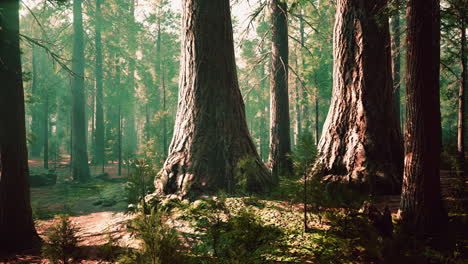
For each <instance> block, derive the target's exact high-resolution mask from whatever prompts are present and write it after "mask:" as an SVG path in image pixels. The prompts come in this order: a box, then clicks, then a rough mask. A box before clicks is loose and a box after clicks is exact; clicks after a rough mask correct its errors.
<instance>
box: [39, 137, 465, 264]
mask: <svg viewBox="0 0 468 264" xmlns="http://www.w3.org/2000/svg"><path fill="white" fill-rule="evenodd" d="M309 140H311V139H310V138H308V137H304V138H303V139H301V141H300V142H302V143H301V144H300V145H298V147H297V148H296V152H294V155H292V156H291V159H292V160H293V161H294V165H295V174H294V175H289V176H288V177H287V178H281V180H280V184H279V186H278V187H277V188H276V189H274V190H272V191H271V193H269V194H264V195H258V194H252V193H249V191H248V189H245V187H246V185H244V184H245V183H246V182H248V177H249V174H250V173H252V174H254V173H255V171H252V168H249V159H243V160H241V161H240V162H239V166H238V168H243V175H241V176H239V177H240V179H241V180H239V185H238V186H239V188H238V190H237V193H231V194H228V193H225V192H220V193H218V194H217V195H215V196H211V197H204V198H201V199H198V200H194V201H188V200H182V201H180V200H178V199H175V198H173V197H172V198H170V199H169V200H164V201H158V202H153V203H150V204H147V203H145V199H144V197H145V195H147V194H148V193H151V191H150V190H148V189H147V188H150V187H149V186H151V184H150V182H149V180H148V179H151V178H153V177H155V174H156V173H157V171H156V170H154V169H152V167H151V166H149V165H148V164H147V163H146V162H145V161H144V160H136V161H134V163H133V166H132V169H131V176H129V177H127V178H126V179H127V183H125V184H123V185H122V182H121V181H109V180H107V181H104V180H102V179H96V180H95V182H94V183H93V182H90V183H87V184H81V185H77V186H75V185H72V184H68V185H67V184H64V187H62V188H64V189H65V188H80V189H85V191H82V192H81V193H79V192H78V193H77V192H75V194H76V195H77V196H76V197H75V198H76V199H77V200H78V199H82V197H83V196H89V195H91V194H93V195H94V196H92V197H100V199H101V200H100V201H102V202H101V203H95V205H94V206H95V207H100V206H104V205H105V204H108V203H110V202H109V200H112V199H116V197H118V196H119V195H120V196H122V194H126V196H127V197H126V198H124V199H120V201H118V203H125V204H130V206H128V207H127V206H125V205H118V206H117V207H119V208H115V209H116V210H117V211H127V214H129V216H130V219H129V220H126V221H125V224H124V225H125V226H126V231H125V232H127V233H129V234H130V236H131V237H133V238H134V239H136V240H137V241H138V243H137V246H136V247H133V246H132V247H125V246H123V245H122V243H120V241H119V238H116V237H115V236H113V235H112V232H109V235H108V236H107V238H106V242H105V243H103V244H102V245H101V246H100V247H99V248H98V251H99V252H100V253H99V255H100V256H101V257H102V259H104V260H106V261H109V262H111V263H129V264H130V263H142V264H144V263H151V264H165V263H175V264H177V263H244V264H250V263H252V264H256V263H400V262H401V263H464V262H463V261H464V258H465V257H466V242H465V241H463V239H462V238H463V236H461V235H460V234H457V231H456V230H459V228H460V227H461V226H463V225H464V222H463V221H464V220H463V219H465V218H464V213H463V211H461V210H460V207H455V208H454V209H453V211H452V218H451V219H452V220H451V226H452V228H451V231H450V233H448V234H447V238H446V241H449V242H447V243H448V244H447V246H446V247H445V248H443V247H441V248H440V250H434V249H433V246H432V245H431V241H426V240H418V239H416V238H412V237H408V236H407V235H404V234H403V233H401V232H399V223H398V221H397V220H396V219H395V217H396V216H395V215H390V214H388V215H386V211H385V210H388V208H386V209H385V208H384V207H385V206H384V205H385V204H386V203H385V201H384V203H380V201H379V198H376V199H370V198H369V196H368V195H363V194H362V192H357V191H356V190H352V189H350V188H346V187H345V186H340V185H334V186H330V185H326V184H324V183H322V182H321V181H320V178H319V177H315V178H311V179H306V180H307V181H306V182H304V179H305V178H304V173H305V172H304V168H306V167H307V166H308V164H310V163H311V162H312V161H313V160H311V159H310V158H306V157H311V156H312V157H313V156H314V153H315V148H309V147H307V146H309V145H310V144H308V143H307V142H308V141H309ZM252 167H254V166H252ZM65 186H66V187H65ZM121 186H125V187H124V189H122V187H121ZM247 186H248V185H247ZM44 188H47V187H44ZM129 190H132V191H129ZM304 191H305V192H304ZM64 193H66V192H63V193H61V194H59V195H64ZM64 197H65V198H66V195H65V196H64ZM304 202H305V203H306V212H305V213H304ZM113 206H115V205H113ZM34 208H35V209H34V211H35V216H36V218H37V219H38V220H37V221H38V223H41V222H42V223H45V220H40V219H47V217H45V216H44V215H42V216H41V214H44V213H43V212H42V213H41V211H40V210H38V207H37V206H34ZM110 208H113V207H112V206H111V207H110ZM128 208H130V209H131V210H128ZM68 213H69V214H72V215H73V207H69V208H68ZM49 214H50V215H51V216H52V215H53V214H54V212H49ZM460 216H461V217H460ZM385 217H389V219H388V218H387V219H386V218H385ZM69 219H70V218H69V217H68V216H65V215H60V216H59V217H58V218H56V220H55V221H54V225H53V226H52V227H51V228H50V229H49V231H48V235H47V238H46V241H47V243H46V244H44V246H43V255H44V256H45V257H47V258H49V259H50V260H51V261H53V263H66V262H64V260H65V259H66V261H68V260H70V261H72V260H73V259H79V257H80V254H79V253H80V247H79V246H78V245H77V243H78V241H79V240H80V237H79V235H78V234H77V231H78V229H76V228H75V227H74V225H73V224H72V223H71V222H70V220H69ZM81 251H82V250H81ZM54 261H55V262H54ZM70 263H71V262H70Z"/></svg>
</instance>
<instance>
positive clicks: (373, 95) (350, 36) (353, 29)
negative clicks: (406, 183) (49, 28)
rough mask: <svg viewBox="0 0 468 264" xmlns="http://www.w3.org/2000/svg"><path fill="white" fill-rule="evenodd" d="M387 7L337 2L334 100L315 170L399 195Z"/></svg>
mask: <svg viewBox="0 0 468 264" xmlns="http://www.w3.org/2000/svg"><path fill="white" fill-rule="evenodd" d="M386 4H387V1H385V0H371V1H356V0H338V1H337V13H336V23H335V28H334V44H333V47H334V78H333V80H334V85H333V97H332V101H331V105H330V110H329V112H328V116H327V119H326V122H325V124H324V129H323V131H324V132H323V134H322V137H321V139H320V142H319V146H318V153H320V154H319V157H318V160H317V163H316V165H315V170H314V174H315V175H320V176H323V177H324V180H325V181H329V182H341V183H352V184H353V185H358V186H361V187H363V188H365V189H367V190H368V191H370V192H372V193H398V192H399V191H400V190H401V178H402V169H403V145H402V137H401V131H400V128H399V124H398V121H397V120H396V117H395V110H394V100H393V94H392V91H393V84H392V69H391V49H390V35H389V25H388V17H386V15H385V13H384V12H383V11H384V9H385V7H386Z"/></svg>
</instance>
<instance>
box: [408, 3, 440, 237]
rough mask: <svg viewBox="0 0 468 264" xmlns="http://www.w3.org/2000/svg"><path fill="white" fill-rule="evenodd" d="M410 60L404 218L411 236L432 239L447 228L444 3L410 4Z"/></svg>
mask: <svg viewBox="0 0 468 264" xmlns="http://www.w3.org/2000/svg"><path fill="white" fill-rule="evenodd" d="M406 19H407V36H406V45H407V49H408V52H407V55H406V61H407V63H406V72H407V76H406V96H407V110H406V111H407V112H406V131H405V136H406V138H405V144H406V145H405V166H404V176H403V177H404V178H403V190H402V195H401V204H400V216H401V220H402V222H403V226H404V227H405V230H406V231H407V232H411V233H416V234H418V235H423V236H426V235H432V234H438V233H440V234H441V232H443V230H445V228H446V226H447V213H446V211H445V210H444V207H443V204H442V198H441V191H440V152H441V134H442V129H441V123H440V120H441V119H440V101H439V100H440V98H439V63H440V5H439V0H430V1H427V0H409V1H408V9H407V11H406Z"/></svg>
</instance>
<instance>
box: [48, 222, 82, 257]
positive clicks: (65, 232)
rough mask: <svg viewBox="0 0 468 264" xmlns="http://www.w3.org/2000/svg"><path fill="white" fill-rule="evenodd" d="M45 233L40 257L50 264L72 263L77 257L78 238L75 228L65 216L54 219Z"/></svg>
mask: <svg viewBox="0 0 468 264" xmlns="http://www.w3.org/2000/svg"><path fill="white" fill-rule="evenodd" d="M55 222H56V223H55V224H54V225H52V226H51V227H50V228H49V230H48V233H47V236H46V241H45V243H44V245H43V247H42V255H43V256H44V257H45V258H48V259H49V260H50V261H51V262H52V263H63V264H67V263H73V261H75V260H76V258H77V256H78V250H77V244H78V241H79V239H78V237H77V236H76V233H77V232H78V230H79V229H78V228H76V227H75V226H74V225H73V224H72V223H71V221H70V220H69V218H68V216H67V215H59V216H57V217H56V218H55Z"/></svg>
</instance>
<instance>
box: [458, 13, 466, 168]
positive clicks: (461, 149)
mask: <svg viewBox="0 0 468 264" xmlns="http://www.w3.org/2000/svg"><path fill="white" fill-rule="evenodd" d="M460 15H461V18H460V20H461V23H460V33H461V34H460V38H461V42H460V57H461V60H460V62H461V78H460V88H459V91H458V142H457V143H458V148H457V149H458V163H459V166H460V169H461V170H462V173H465V169H466V168H465V167H466V166H465V126H466V118H465V117H466V116H465V115H466V112H467V109H466V108H467V107H466V101H465V100H466V96H467V94H466V89H467V88H466V75H467V73H466V67H467V66H466V53H465V52H466V50H465V49H466V26H465V19H464V15H463V14H460Z"/></svg>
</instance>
